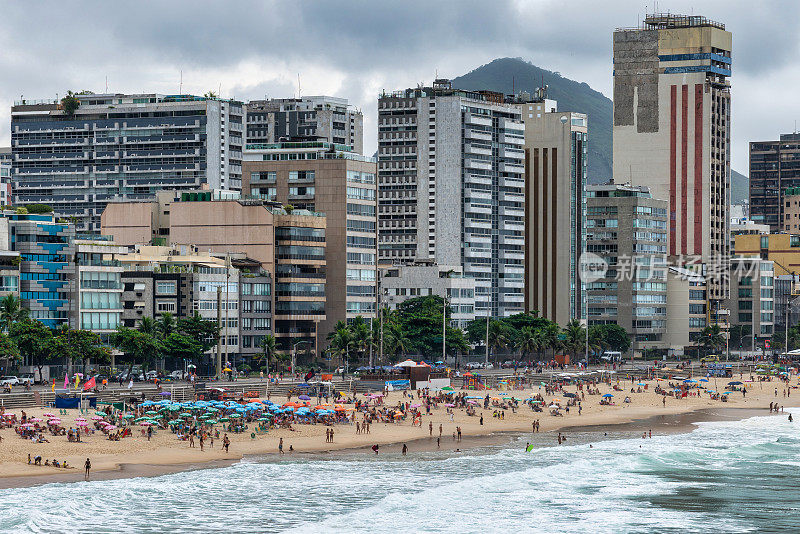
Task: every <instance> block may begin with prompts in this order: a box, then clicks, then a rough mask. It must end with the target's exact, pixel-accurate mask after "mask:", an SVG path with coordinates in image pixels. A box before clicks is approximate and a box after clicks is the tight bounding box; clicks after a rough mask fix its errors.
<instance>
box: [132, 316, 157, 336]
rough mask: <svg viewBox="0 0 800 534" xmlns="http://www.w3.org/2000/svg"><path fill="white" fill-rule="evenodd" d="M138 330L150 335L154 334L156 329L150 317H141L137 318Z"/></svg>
mask: <svg viewBox="0 0 800 534" xmlns="http://www.w3.org/2000/svg"><path fill="white" fill-rule="evenodd" d="M137 330H139V332H142V333H144V334H148V335H150V336H155V335H156V332H157V329H156V322H155V321H154V320H153V318H152V317H142V318H141V319H139V326H138V327H137Z"/></svg>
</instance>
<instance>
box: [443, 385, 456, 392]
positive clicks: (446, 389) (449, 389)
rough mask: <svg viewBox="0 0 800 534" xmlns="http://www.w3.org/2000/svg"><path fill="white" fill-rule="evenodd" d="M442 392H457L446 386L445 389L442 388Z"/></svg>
mask: <svg viewBox="0 0 800 534" xmlns="http://www.w3.org/2000/svg"><path fill="white" fill-rule="evenodd" d="M442 391H455V390H454V389H453V388H451V387H450V386H445V387H443V388H442Z"/></svg>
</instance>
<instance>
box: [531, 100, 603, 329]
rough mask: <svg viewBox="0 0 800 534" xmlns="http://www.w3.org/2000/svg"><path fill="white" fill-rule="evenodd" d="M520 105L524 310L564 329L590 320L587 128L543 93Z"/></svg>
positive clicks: (581, 116)
mask: <svg viewBox="0 0 800 534" xmlns="http://www.w3.org/2000/svg"><path fill="white" fill-rule="evenodd" d="M516 100H517V101H518V102H519V103H518V104H517V107H518V109H519V110H520V113H521V116H522V122H523V123H524V125H525V184H526V187H525V234H524V235H525V279H524V280H525V286H524V287H525V311H528V312H534V311H536V312H538V313H539V314H540V316H541V317H545V318H547V319H550V320H552V321H555V322H557V323H559V324H561V325H564V324H566V323H568V322H569V321H570V320H572V319H580V318H583V317H585V316H586V309H585V306H586V303H585V301H584V295H583V287H582V284H581V280H580V273H579V268H580V266H579V261H580V256H581V253H582V252H583V245H584V239H585V236H586V229H585V227H584V216H583V215H584V209H585V198H584V188H585V185H586V183H587V170H586V169H587V154H588V143H589V137H588V136H589V133H588V131H589V130H588V123H587V117H586V115H585V114H583V113H573V112H558V111H557V103H556V102H555V101H553V100H548V99H547V98H546V97H545V95H544V89H540V90H539V94H537V95H534V96H533V97H529V96H528V95H525V94H520V95H517V97H516Z"/></svg>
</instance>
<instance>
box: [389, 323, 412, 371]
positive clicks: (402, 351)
mask: <svg viewBox="0 0 800 534" xmlns="http://www.w3.org/2000/svg"><path fill="white" fill-rule="evenodd" d="M410 344H411V340H410V339H408V336H406V333H405V331H404V330H403V327H402V326H401V325H400V324H399V323H398V322H397V321H394V320H393V321H390V322H389V323H386V324H384V333H383V345H384V351H387V350H388V353H389V354H390V355H391V360H392V361H398V360H399V359H404V358H405V355H406V352H408V347H409V345H410ZM398 355H399V356H400V358H397V356H398Z"/></svg>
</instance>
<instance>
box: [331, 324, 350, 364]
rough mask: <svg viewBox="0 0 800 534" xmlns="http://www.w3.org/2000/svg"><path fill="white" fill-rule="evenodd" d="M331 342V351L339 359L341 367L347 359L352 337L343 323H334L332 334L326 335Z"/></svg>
mask: <svg viewBox="0 0 800 534" xmlns="http://www.w3.org/2000/svg"><path fill="white" fill-rule="evenodd" d="M328 339H329V340H330V342H331V349H333V352H334V353H335V354H336V355H338V356H339V357H340V358H341V362H342V365H344V362H345V361H346V360H347V359H349V355H350V349H352V348H353V335H352V333H351V332H350V329H349V328H347V324H346V323H345V322H344V321H339V322H337V323H336V326H335V327H334V330H333V332H331V333H330V334H328Z"/></svg>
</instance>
